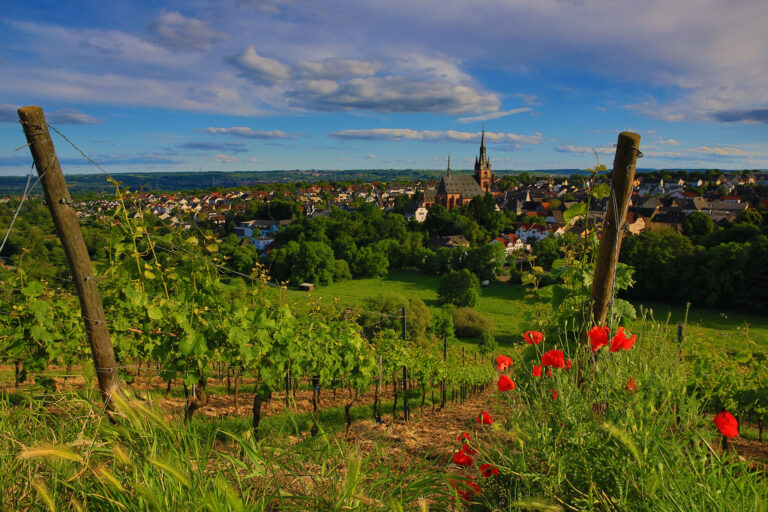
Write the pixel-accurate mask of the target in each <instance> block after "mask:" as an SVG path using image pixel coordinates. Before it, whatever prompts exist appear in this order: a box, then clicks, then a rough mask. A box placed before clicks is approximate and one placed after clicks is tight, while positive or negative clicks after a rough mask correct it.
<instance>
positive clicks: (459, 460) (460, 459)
mask: <svg viewBox="0 0 768 512" xmlns="http://www.w3.org/2000/svg"><path fill="white" fill-rule="evenodd" d="M464 446H466V445H464ZM453 462H455V463H456V464H459V465H460V466H467V467H469V466H471V465H472V462H473V460H472V457H470V456H469V455H467V454H466V453H464V451H463V450H459V451H458V452H455V453H454V454H453Z"/></svg>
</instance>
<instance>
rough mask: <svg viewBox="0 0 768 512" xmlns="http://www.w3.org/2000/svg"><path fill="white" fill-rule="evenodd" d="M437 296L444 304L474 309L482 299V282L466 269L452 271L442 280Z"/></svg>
mask: <svg viewBox="0 0 768 512" xmlns="http://www.w3.org/2000/svg"><path fill="white" fill-rule="evenodd" d="M437 295H438V297H439V298H440V301H441V302H442V303H443V304H453V305H456V306H468V307H474V306H475V305H477V301H478V299H479V297H480V281H479V280H478V279H477V276H475V275H474V274H473V273H472V272H470V271H469V270H467V269H465V268H463V269H461V270H451V271H450V272H448V273H447V274H445V275H444V276H443V277H442V279H440V285H439V287H438V289H437Z"/></svg>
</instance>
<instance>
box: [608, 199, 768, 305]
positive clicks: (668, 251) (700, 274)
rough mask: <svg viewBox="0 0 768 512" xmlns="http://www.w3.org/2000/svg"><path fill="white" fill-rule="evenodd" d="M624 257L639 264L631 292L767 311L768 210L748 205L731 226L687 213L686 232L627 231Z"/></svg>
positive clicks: (694, 302) (684, 229)
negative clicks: (753, 208) (634, 233)
mask: <svg viewBox="0 0 768 512" xmlns="http://www.w3.org/2000/svg"><path fill="white" fill-rule="evenodd" d="M620 259H621V261H622V262H624V263H627V264H629V265H631V266H632V267H634V269H635V275H634V279H635V284H634V286H633V287H632V288H631V289H630V290H628V291H627V293H626V295H627V296H628V297H631V298H642V299H652V300H660V301H674V302H677V303H685V302H691V303H692V304H695V305H704V306H718V307H723V308H728V309H730V310H737V309H744V310H747V311H750V312H762V313H765V312H768V214H767V213H766V212H762V213H761V212H756V211H754V210H747V211H744V212H742V213H741V214H740V215H739V216H738V217H737V220H736V222H735V223H734V224H733V225H732V226H730V227H727V228H722V227H717V228H716V227H715V226H714V224H713V222H712V219H711V218H710V217H709V216H708V215H706V214H703V213H699V212H694V213H691V214H690V215H688V217H687V218H686V221H685V223H684V225H683V234H680V233H676V232H674V231H671V230H665V231H643V232H642V233H640V234H639V235H633V236H628V237H626V238H625V239H624V242H623V244H622V247H621V256H620Z"/></svg>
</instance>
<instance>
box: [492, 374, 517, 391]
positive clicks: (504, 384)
mask: <svg viewBox="0 0 768 512" xmlns="http://www.w3.org/2000/svg"><path fill="white" fill-rule="evenodd" d="M496 387H498V388H499V391H509V390H510V389H515V382H514V381H513V380H512V379H510V378H509V377H507V376H506V375H502V376H501V377H499V382H498V383H497V384H496Z"/></svg>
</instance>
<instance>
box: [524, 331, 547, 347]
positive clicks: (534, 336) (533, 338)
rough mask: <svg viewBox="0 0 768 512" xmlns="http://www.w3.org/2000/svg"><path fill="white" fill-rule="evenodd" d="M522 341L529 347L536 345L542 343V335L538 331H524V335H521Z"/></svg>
mask: <svg viewBox="0 0 768 512" xmlns="http://www.w3.org/2000/svg"><path fill="white" fill-rule="evenodd" d="M523 339H524V340H525V342H526V343H528V344H529V345H538V344H539V343H541V342H542V341H544V333H543V332H539V331H525V334H523Z"/></svg>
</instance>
